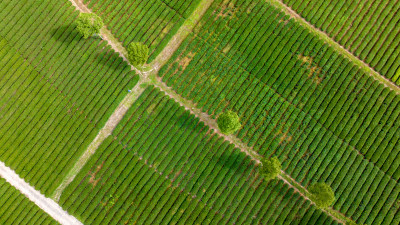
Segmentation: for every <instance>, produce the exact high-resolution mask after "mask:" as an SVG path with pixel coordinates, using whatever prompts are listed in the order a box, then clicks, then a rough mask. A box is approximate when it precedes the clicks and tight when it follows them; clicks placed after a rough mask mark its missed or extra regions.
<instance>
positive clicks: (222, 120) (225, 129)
mask: <svg viewBox="0 0 400 225" xmlns="http://www.w3.org/2000/svg"><path fill="white" fill-rule="evenodd" d="M217 124H218V127H219V129H220V130H221V132H222V133H223V134H232V133H234V132H235V131H237V130H239V129H240V127H241V126H242V125H241V124H240V121H239V116H238V115H237V114H236V113H235V112H232V111H226V112H224V113H222V114H220V115H219V116H218V119H217Z"/></svg>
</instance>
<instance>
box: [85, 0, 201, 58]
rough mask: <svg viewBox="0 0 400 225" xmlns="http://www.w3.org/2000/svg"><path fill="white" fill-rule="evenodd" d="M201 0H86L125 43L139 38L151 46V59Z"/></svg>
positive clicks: (126, 44)
mask: <svg viewBox="0 0 400 225" xmlns="http://www.w3.org/2000/svg"><path fill="white" fill-rule="evenodd" d="M199 2H200V0H170V1H161V0H150V1H149V0H140V1H133V0H124V1H113V0H107V1H103V0H85V1H84V3H85V4H87V5H88V7H89V8H90V9H92V10H93V12H94V13H96V14H98V15H100V16H101V17H103V20H104V22H105V23H106V25H107V27H108V28H109V29H110V30H111V31H112V32H113V34H114V35H115V36H116V37H117V38H118V39H119V40H120V41H121V42H123V44H124V45H125V47H127V46H128V44H129V43H131V42H132V41H140V42H142V43H144V44H146V45H147V46H149V49H150V54H149V60H148V62H149V63H150V62H151V61H153V60H154V59H155V58H156V56H157V55H158V54H159V53H160V52H161V51H162V49H163V48H164V47H165V46H166V45H167V43H168V41H169V40H170V39H171V37H172V36H173V35H174V34H175V33H176V32H177V31H178V29H179V27H180V26H181V25H182V24H183V22H184V21H185V18H187V17H188V16H189V15H190V14H191V13H192V12H193V10H194V9H195V8H196V7H197V5H198V3H199Z"/></svg>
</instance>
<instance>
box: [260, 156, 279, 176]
mask: <svg viewBox="0 0 400 225" xmlns="http://www.w3.org/2000/svg"><path fill="white" fill-rule="evenodd" d="M281 169H282V165H281V162H279V159H278V157H276V156H274V157H272V158H271V159H266V158H264V159H262V171H261V174H262V175H263V176H264V179H265V180H266V181H269V180H272V179H275V178H276V177H277V176H278V175H279V174H280V172H281Z"/></svg>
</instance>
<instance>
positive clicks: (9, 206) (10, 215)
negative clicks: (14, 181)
mask: <svg viewBox="0 0 400 225" xmlns="http://www.w3.org/2000/svg"><path fill="white" fill-rule="evenodd" d="M0 205H1V207H0V223H1V224H38V225H45V224H47V225H48V224H58V223H57V222H56V221H55V220H54V219H53V218H51V217H50V216H49V215H47V214H46V213H45V212H44V211H43V210H42V209H40V208H39V207H38V206H37V205H35V203H33V202H31V201H30V200H29V199H28V198H26V197H25V196H24V195H22V194H21V193H20V192H19V191H18V190H17V189H15V188H14V187H13V186H11V185H10V184H9V183H7V182H6V181H5V180H4V179H3V178H0Z"/></svg>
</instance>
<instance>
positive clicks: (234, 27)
mask: <svg viewBox="0 0 400 225" xmlns="http://www.w3.org/2000/svg"><path fill="white" fill-rule="evenodd" d="M221 14H222V15H221ZM160 76H162V79H163V80H164V81H165V82H166V83H167V84H168V85H169V86H171V87H173V88H174V90H175V91H176V92H178V93H179V94H181V95H182V96H183V97H185V98H187V99H191V100H193V101H194V102H195V103H196V104H197V107H199V108H201V109H202V110H203V111H204V112H207V113H209V114H211V115H212V116H214V117H215V116H216V115H218V114H219V113H221V112H223V111H226V110H233V111H236V112H238V115H239V116H240V117H241V122H242V124H244V126H243V128H242V129H241V130H240V131H239V132H238V133H237V134H236V135H237V136H238V137H239V138H240V139H242V141H243V142H245V143H247V144H248V145H249V146H251V147H253V148H254V149H255V150H256V151H258V152H259V153H260V154H262V155H265V156H267V157H269V156H271V155H278V156H279V158H280V159H281V161H283V166H284V169H285V170H287V171H288V172H289V173H290V174H291V175H292V176H293V177H295V178H296V179H297V181H299V182H301V183H302V184H303V185H305V186H307V185H308V184H310V183H312V182H316V181H321V182H323V181H326V179H328V178H329V180H327V181H328V183H329V184H330V185H331V186H332V187H334V190H335V191H337V192H338V193H339V198H338V201H337V203H336V205H335V207H336V208H337V209H340V210H341V211H343V212H347V211H346V210H347V208H346V207H347V206H345V205H349V204H351V203H352V202H361V201H363V202H369V207H374V208H373V209H374V210H372V211H373V213H371V209H370V208H369V207H366V208H365V207H364V205H355V206H356V207H359V208H357V209H359V210H360V211H358V213H362V216H359V215H357V216H355V217H356V218H358V217H360V219H359V221H358V222H360V223H362V222H364V221H368V222H372V221H374V222H376V223H379V222H384V223H385V224H390V223H391V220H394V219H395V218H397V216H396V215H395V214H396V213H393V212H394V211H393V210H391V208H396V203H395V201H394V199H395V198H396V196H398V194H399V192H398V188H392V186H390V185H389V186H387V187H385V186H382V187H381V188H380V189H376V190H375V189H371V190H374V191H373V192H372V194H373V195H374V196H376V198H374V199H371V198H368V194H365V192H356V191H355V190H357V189H358V188H359V187H355V186H353V184H354V183H352V182H349V181H351V180H352V181H354V182H356V181H357V182H362V180H363V179H365V178H366V177H365V175H363V168H364V167H359V165H360V164H357V163H359V162H361V161H362V165H366V164H370V165H371V166H372V167H373V168H374V169H376V170H378V171H379V174H378V176H377V177H376V179H372V180H371V181H370V182H369V183H366V184H365V185H366V187H369V186H376V185H378V184H380V182H381V180H382V179H384V180H386V181H388V182H390V183H392V184H395V186H396V187H397V186H398V184H397V180H398V179H399V178H400V170H399V164H400V155H399V149H397V148H396V147H395V146H396V145H398V143H399V140H398V139H399V136H398V135H396V132H398V131H399V127H400V122H399V121H400V120H399V119H398V117H399V115H400V107H398V106H399V100H400V98H399V97H398V96H397V95H396V94H395V93H394V92H392V91H390V90H389V89H388V88H385V87H384V86H383V85H382V84H380V83H379V82H377V81H375V80H374V79H372V78H371V77H370V76H368V75H366V74H364V73H363V72H362V71H360V70H359V69H358V68H357V67H356V66H355V65H354V64H352V63H351V62H349V61H348V60H347V59H345V58H344V57H343V56H341V55H339V54H338V53H337V52H335V50H334V49H332V48H330V47H329V46H328V45H326V44H325V43H324V42H323V41H321V40H319V39H318V37H317V36H315V35H313V34H311V33H309V32H308V31H307V30H306V29H304V28H302V27H301V26H300V25H299V24H297V23H296V22H294V21H293V20H289V18H288V17H287V16H285V14H283V13H281V12H279V11H278V10H277V9H276V8H274V7H272V6H270V5H269V4H268V3H265V2H263V1H255V2H254V1H240V2H235V1H228V2H226V1H215V2H214V3H213V4H212V5H211V7H210V9H209V10H208V11H207V12H206V14H205V16H204V17H203V18H202V20H201V21H200V23H199V25H198V26H197V27H196V33H195V34H192V35H190V36H189V37H188V38H187V39H186V40H185V41H184V42H183V44H182V45H181V46H180V48H179V49H178V50H177V52H176V53H175V54H174V55H173V57H172V58H171V59H170V61H169V63H168V64H166V65H165V66H164V67H163V68H161V70H160ZM345 155H347V156H348V155H352V156H355V155H359V156H358V159H359V160H361V161H357V163H356V161H354V160H347V158H346V157H345ZM339 159H340V160H339ZM333 160H334V162H335V163H336V164H333V163H332V161H333ZM355 170H357V171H358V173H357V174H353V173H351V172H350V171H355ZM343 178H345V179H344V180H343ZM348 184H349V185H348ZM384 189H385V191H382V190H384ZM342 193H343V194H342ZM350 193H351V194H352V195H353V196H351V197H350ZM354 195H356V197H355V196H354ZM387 195H390V196H392V197H391V198H388V197H387ZM340 207H343V208H340ZM362 210H364V211H362ZM353 213H354V211H349V212H348V214H346V215H348V216H350V217H352V216H353Z"/></svg>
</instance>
